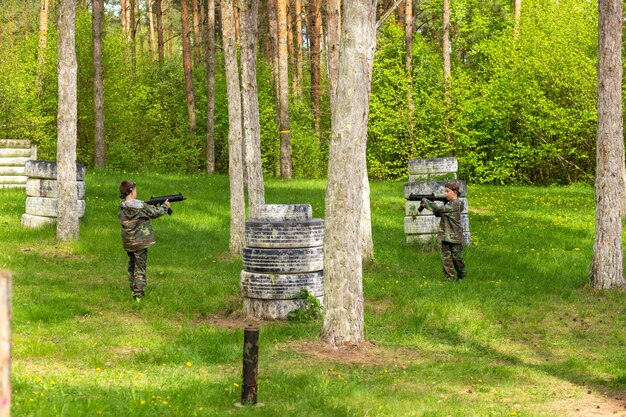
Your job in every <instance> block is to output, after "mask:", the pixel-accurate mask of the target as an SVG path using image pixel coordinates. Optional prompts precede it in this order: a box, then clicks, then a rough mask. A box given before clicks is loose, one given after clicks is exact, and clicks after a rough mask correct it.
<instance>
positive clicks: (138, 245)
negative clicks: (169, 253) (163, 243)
mask: <svg viewBox="0 0 626 417" xmlns="http://www.w3.org/2000/svg"><path fill="white" fill-rule="evenodd" d="M165 213H167V208H166V207H165V206H161V207H152V206H149V205H147V204H146V203H144V202H143V201H141V200H129V201H122V203H121V204H120V205H119V207H118V208H117V216H118V218H119V220H120V224H121V225H122V243H123V244H124V249H125V250H126V251H128V252H135V251H138V250H141V249H145V248H147V247H148V246H151V245H154V244H155V243H156V239H155V237H154V230H153V229H152V224H150V219H154V218H157V217H160V216H162V215H164V214H165Z"/></svg>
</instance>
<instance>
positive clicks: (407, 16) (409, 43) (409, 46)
mask: <svg viewBox="0 0 626 417" xmlns="http://www.w3.org/2000/svg"><path fill="white" fill-rule="evenodd" d="M404 47H405V55H404V56H405V58H404V62H405V68H406V76H407V84H408V88H407V89H406V101H407V116H408V117H407V126H408V133H409V138H410V139H411V142H412V143H413V145H414V146H415V132H414V129H413V112H414V111H415V105H414V104H413V0H405V12H404ZM414 151H416V149H414Z"/></svg>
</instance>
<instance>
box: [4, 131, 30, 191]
mask: <svg viewBox="0 0 626 417" xmlns="http://www.w3.org/2000/svg"><path fill="white" fill-rule="evenodd" d="M31 159H37V145H35V144H31V143H30V141H29V140H22V139H0V188H24V187H25V186H26V180H28V176H27V175H26V174H25V173H24V169H25V165H26V161H29V160H31Z"/></svg>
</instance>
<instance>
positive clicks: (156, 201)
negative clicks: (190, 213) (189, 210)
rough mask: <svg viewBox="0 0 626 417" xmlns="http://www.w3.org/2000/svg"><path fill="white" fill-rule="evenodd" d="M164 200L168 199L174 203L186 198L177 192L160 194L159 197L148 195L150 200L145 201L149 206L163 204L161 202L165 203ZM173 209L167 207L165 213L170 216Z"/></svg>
mask: <svg viewBox="0 0 626 417" xmlns="http://www.w3.org/2000/svg"><path fill="white" fill-rule="evenodd" d="M166 200H169V201H170V203H175V202H177V201H183V200H186V198H185V197H183V195H182V194H181V193H178V194H173V195H162V196H159V197H154V196H152V197H150V200H148V201H146V204H147V205H149V206H161V205H163V203H165V201H166ZM172 213H173V211H172V209H170V208H168V209H167V214H169V215H170V216H171V215H172Z"/></svg>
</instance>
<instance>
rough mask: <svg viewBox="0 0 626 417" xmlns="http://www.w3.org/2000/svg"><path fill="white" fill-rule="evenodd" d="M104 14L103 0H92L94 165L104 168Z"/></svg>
mask: <svg viewBox="0 0 626 417" xmlns="http://www.w3.org/2000/svg"><path fill="white" fill-rule="evenodd" d="M103 14H104V0H93V2H92V13H91V19H92V25H91V32H92V38H93V105H94V120H95V128H94V147H95V158H94V159H95V161H94V162H95V166H96V168H98V169H104V166H105V154H104V152H105V151H104V82H103V77H102V16H103Z"/></svg>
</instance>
